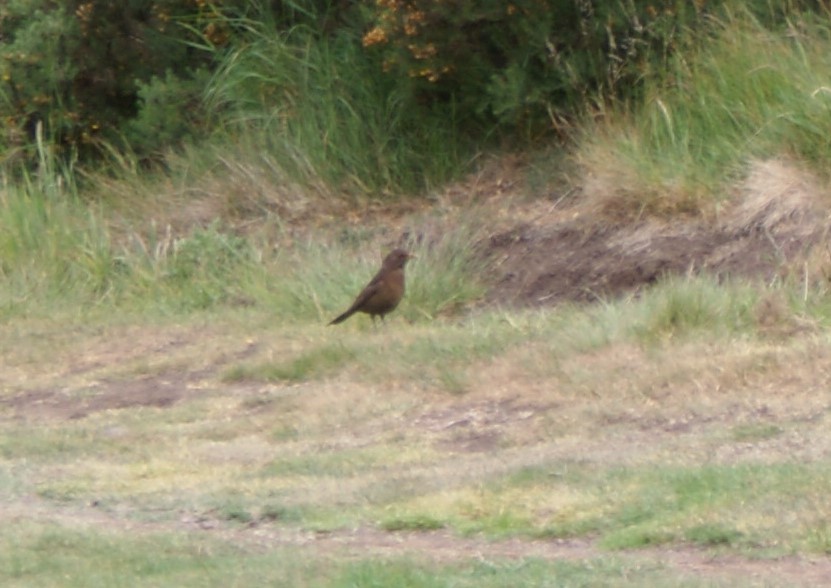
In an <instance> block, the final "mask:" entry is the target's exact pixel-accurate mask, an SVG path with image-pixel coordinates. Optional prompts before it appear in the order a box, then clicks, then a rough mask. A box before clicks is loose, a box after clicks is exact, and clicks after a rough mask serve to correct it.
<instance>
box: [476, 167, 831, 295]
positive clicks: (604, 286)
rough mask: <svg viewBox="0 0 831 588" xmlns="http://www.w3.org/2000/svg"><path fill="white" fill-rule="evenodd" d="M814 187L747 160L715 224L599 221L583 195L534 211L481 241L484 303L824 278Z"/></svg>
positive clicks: (819, 194) (820, 201) (793, 174)
mask: <svg viewBox="0 0 831 588" xmlns="http://www.w3.org/2000/svg"><path fill="white" fill-rule="evenodd" d="M818 186H819V182H818V181H816V180H814V179H812V178H810V177H806V175H805V173H804V172H802V171H800V170H798V169H796V168H795V167H793V166H791V165H790V164H788V163H787V162H785V161H780V160H772V161H766V162H759V163H757V164H755V166H754V167H753V169H752V171H751V173H750V174H749V175H748V177H747V178H746V179H745V180H744V182H743V183H742V185H741V186H740V187H739V189H737V190H736V194H735V197H734V199H733V201H732V202H730V203H727V204H726V205H725V206H724V207H723V210H722V211H721V212H720V213H719V214H718V218H716V219H702V218H687V219H683V218H682V219H674V220H671V221H669V220H662V219H655V218H647V219H640V220H637V219H636V220H634V222H632V221H628V222H625V223H620V222H615V221H613V220H610V219H608V218H604V216H603V214H602V211H598V210H597V207H595V206H593V205H592V198H590V197H584V198H580V199H579V201H578V202H577V203H576V204H573V205H571V206H568V205H563V204H562V202H561V200H562V199H560V200H556V199H555V198H554V196H556V195H553V196H552V199H554V200H555V201H554V202H553V203H551V204H548V205H546V204H542V205H539V206H538V208H537V209H536V211H535V212H536V214H535V215H534V216H533V217H532V218H531V219H528V220H523V221H522V222H519V223H517V224H516V225H515V226H511V227H510V228H507V229H506V230H501V231H498V232H495V233H494V234H492V235H490V236H489V237H488V238H487V239H486V240H485V241H484V242H483V250H484V254H483V255H484V257H485V259H486V260H487V261H488V264H489V267H490V270H491V281H492V287H491V289H490V291H489V294H488V297H487V299H488V302H490V303H499V304H510V305H514V304H519V305H523V306H536V305H549V304H557V303H561V302H564V301H577V302H583V301H596V300H601V299H608V298H609V297H615V296H619V295H621V294H624V293H629V292H637V291H638V290H640V289H642V288H644V287H647V286H649V285H651V284H654V283H655V282H656V281H658V280H660V279H661V278H664V277H667V276H671V275H679V274H681V275H683V274H698V273H707V274H711V275H715V276H718V277H720V278H726V277H733V278H747V279H754V280H761V281H763V282H765V283H770V282H773V281H775V280H777V279H778V280H784V279H794V278H795V279H798V280H800V281H804V280H809V281H812V282H814V281H817V280H826V279H827V277H828V275H827V268H828V265H829V261H831V257H829V249H828V248H827V236H828V230H829V226H831V225H829V216H828V213H827V207H826V206H825V205H824V200H825V196H824V193H823V191H822V190H821V189H820V188H819V187H818Z"/></svg>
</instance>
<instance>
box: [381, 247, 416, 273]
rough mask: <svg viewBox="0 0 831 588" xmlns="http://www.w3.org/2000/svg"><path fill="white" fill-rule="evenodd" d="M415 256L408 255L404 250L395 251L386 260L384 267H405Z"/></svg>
mask: <svg viewBox="0 0 831 588" xmlns="http://www.w3.org/2000/svg"><path fill="white" fill-rule="evenodd" d="M414 257H415V255H412V254H410V253H407V252H406V251H404V250H403V249H393V250H392V251H390V252H389V253H388V254H387V256H386V257H385V258H384V267H387V268H390V269H398V268H401V267H404V266H405V265H406V264H407V262H408V261H410V260H411V259H413V258H414Z"/></svg>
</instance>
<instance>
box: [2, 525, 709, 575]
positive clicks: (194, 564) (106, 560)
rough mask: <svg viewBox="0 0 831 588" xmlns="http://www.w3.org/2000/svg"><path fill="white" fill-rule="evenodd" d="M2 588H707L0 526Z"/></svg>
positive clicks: (577, 566) (595, 569)
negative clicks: (601, 586) (57, 587)
mask: <svg viewBox="0 0 831 588" xmlns="http://www.w3.org/2000/svg"><path fill="white" fill-rule="evenodd" d="M0 545H2V547H3V549H2V550H0V581H2V582H3V585H4V586H12V587H16V586H21V587H22V586H27V587H28V586H55V585H60V586H67V587H75V586H77V587H82V586H83V587H92V586H108V587H109V586H113V587H117V586H135V585H143V586H172V585H175V586H184V587H187V586H252V585H269V586H297V587H310V588H311V587H314V588H346V587H351V588H355V587H361V588H371V587H379V588H380V587H388V586H402V587H410V588H440V587H446V586H457V587H467V586H469V587H471V588H473V587H476V588H489V587H493V588H497V587H502V586H507V585H511V586H516V585H521V586H539V587H544V586H590V585H597V584H598V582H600V583H603V584H606V585H608V583H613V584H614V585H618V586H641V585H644V583H645V582H648V583H649V585H655V586H661V585H666V586H670V585H672V586H678V585H689V586H697V585H702V586H703V585H707V584H703V583H698V582H693V581H691V580H686V581H685V579H684V578H683V577H682V576H680V575H678V574H667V573H666V572H665V570H663V569H662V566H661V565H660V564H658V563H654V562H649V561H647V562H644V563H627V562H622V561H619V560H616V559H614V558H608V557H607V558H597V559H596V560H591V561H586V562H570V561H560V562H545V561H542V560H538V559H520V560H503V559H496V560H485V561H470V562H468V561H462V562H458V563H431V562H429V561H424V560H423V559H421V558H419V557H418V554H413V555H412V556H411V557H393V558H379V559H371V560H366V559H360V560H358V561H354V560H350V559H343V560H337V559H336V560H332V558H331V557H327V556H326V555H319V556H315V555H314V554H312V553H311V552H309V551H308V550H301V549H297V548H288V549H287V548H280V547H278V548H269V549H266V550H261V549H254V550H251V549H248V548H246V547H245V546H231V545H228V544H226V543H223V542H221V541H217V540H215V539H212V538H210V537H208V536H201V537H200V536H197V537H194V536H192V535H184V534H166V533H154V532H142V533H139V534H133V535H132V536H131V535H129V534H126V533H116V532H108V533H93V532H89V531H83V530H73V529H68V528H64V527H62V526H60V525H47V524H42V525H29V524H26V525H20V524H15V525H11V526H8V525H7V526H5V528H4V530H3V531H2V532H0Z"/></svg>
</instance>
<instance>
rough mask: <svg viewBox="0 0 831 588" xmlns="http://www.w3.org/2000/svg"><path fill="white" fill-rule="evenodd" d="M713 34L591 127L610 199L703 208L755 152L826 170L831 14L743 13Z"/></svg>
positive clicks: (667, 208)
mask: <svg viewBox="0 0 831 588" xmlns="http://www.w3.org/2000/svg"><path fill="white" fill-rule="evenodd" d="M707 34H708V35H710V34H711V38H707V37H705V38H704V39H700V40H699V41H698V42H697V43H696V47H697V48H695V49H694V48H693V47H690V49H689V50H688V51H684V52H681V53H679V54H678V56H677V57H676V58H675V59H674V61H673V62H672V63H671V64H670V67H669V69H668V71H667V72H665V73H664V74H661V75H658V76H656V77H655V78H654V79H652V80H651V81H648V82H647V84H646V88H645V93H644V96H645V97H644V98H643V100H642V101H640V102H639V103H636V104H630V105H626V106H623V107H617V108H614V109H612V110H611V111H610V112H608V113H607V114H608V117H607V118H606V119H605V120H604V122H603V123H601V124H600V125H599V126H598V125H590V130H589V133H587V134H586V136H585V140H584V142H583V146H582V153H581V157H582V159H583V161H584V163H585V164H586V165H587V167H588V168H589V169H590V170H591V171H592V172H595V173H596V174H600V176H601V177H603V178H605V180H606V181H604V182H603V185H602V186H601V187H602V188H603V189H607V190H608V191H609V192H610V194H611V195H610V196H609V198H608V201H609V204H611V205H612V206H616V207H621V208H627V207H628V208H629V209H636V210H644V209H645V210H647V211H649V212H656V213H663V214H671V213H675V212H679V211H681V212H684V211H687V212H697V211H699V210H700V209H701V208H702V207H707V206H709V205H710V204H712V202H713V200H714V199H719V198H723V197H724V196H725V195H726V192H725V190H724V186H725V182H726V181H727V180H729V179H730V178H731V177H734V176H736V175H738V174H741V173H742V171H743V168H744V163H745V162H746V161H747V160H748V159H749V158H753V157H757V158H759V157H761V158H764V157H772V156H777V155H782V154H788V155H793V154H796V155H798V156H800V157H801V158H804V159H805V160H806V161H808V162H810V164H812V165H813V166H814V168H815V169H816V170H818V171H819V172H821V173H823V174H825V175H827V173H826V172H825V170H826V169H827V162H828V161H829V160H831V144H829V142H828V140H827V132H826V130H827V129H828V128H829V125H831V90H829V87H828V83H827V71H828V69H829V67H831V24H829V21H828V20H827V19H825V18H820V17H818V16H816V15H800V14H799V13H795V14H793V15H792V20H790V21H787V22H785V23H781V24H780V25H779V26H777V27H776V28H773V29H772V28H770V27H767V26H765V25H763V24H761V23H760V22H759V21H758V20H757V19H755V18H754V17H753V16H752V15H751V14H750V12H749V11H737V12H732V13H727V14H726V16H724V17H723V18H722V19H721V20H720V21H718V22H715V23H714V26H713V28H712V29H711V33H707ZM614 200H617V202H614Z"/></svg>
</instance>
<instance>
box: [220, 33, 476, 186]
mask: <svg viewBox="0 0 831 588" xmlns="http://www.w3.org/2000/svg"><path fill="white" fill-rule="evenodd" d="M248 24H249V25H250V24H251V23H248ZM273 31H274V28H273V27H270V26H269V25H268V24H262V25H259V26H257V25H254V26H252V27H251V29H250V33H251V39H250V42H249V43H247V44H245V45H243V46H242V47H241V48H240V49H238V50H237V51H235V52H232V53H229V54H228V55H227V56H225V59H224V61H223V64H221V66H220V68H219V71H218V73H217V75H216V76H215V78H214V82H213V84H212V87H211V88H210V89H209V91H208V95H209V100H208V103H209V108H210V109H211V110H213V111H215V112H216V113H217V115H218V116H219V117H221V118H222V119H223V120H224V124H225V126H226V128H227V130H228V131H229V132H230V133H231V135H232V136H233V137H234V138H235V139H236V140H237V141H235V142H237V144H242V145H244V147H243V149H244V150H247V151H248V152H249V153H251V154H253V153H259V154H261V156H262V155H265V157H267V158H269V159H271V160H272V161H274V162H275V164H276V166H277V167H279V168H280V169H282V170H283V171H284V172H285V174H286V176H287V178H289V179H290V180H293V181H295V182H298V183H300V184H301V185H305V186H307V187H311V188H317V187H320V186H321V185H325V186H327V187H329V188H337V189H338V190H339V191H346V192H349V193H351V194H353V195H358V196H364V195H371V196H373V197H381V198H387V199H389V198H393V197H395V195H398V194H407V193H413V192H420V191H423V190H424V189H425V188H429V187H431V186H434V185H437V184H441V183H443V182H445V181H447V180H448V179H449V178H451V177H453V176H454V175H457V174H458V173H459V172H460V171H461V170H462V169H463V168H464V165H465V161H466V160H467V159H468V158H469V157H470V156H471V154H472V151H471V148H470V146H469V145H466V144H465V142H464V140H463V138H462V137H460V136H459V135H458V133H457V131H456V130H455V126H456V125H455V124H454V123H453V121H448V120H447V118H446V115H435V116H434V115H431V114H430V113H429V109H425V108H421V107H418V105H416V104H415V103H414V102H413V100H414V97H412V96H410V95H409V93H408V90H407V89H406V88H405V89H403V91H402V90H401V89H396V88H394V87H393V83H394V81H393V80H392V79H391V78H389V77H388V76H386V75H385V74H384V73H383V71H382V68H381V64H380V63H379V62H378V60H377V58H376V57H374V56H373V54H371V53H369V52H367V51H365V50H364V49H363V47H362V46H361V40H360V38H358V37H355V36H351V35H348V34H346V33H339V34H338V35H334V36H331V37H327V38H319V37H317V36H315V35H314V34H313V33H312V32H311V31H309V30H308V29H305V28H303V27H297V28H296V29H294V30H292V31H291V32H290V33H288V34H284V35H275V34H274V32H273ZM246 159H250V157H246Z"/></svg>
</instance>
